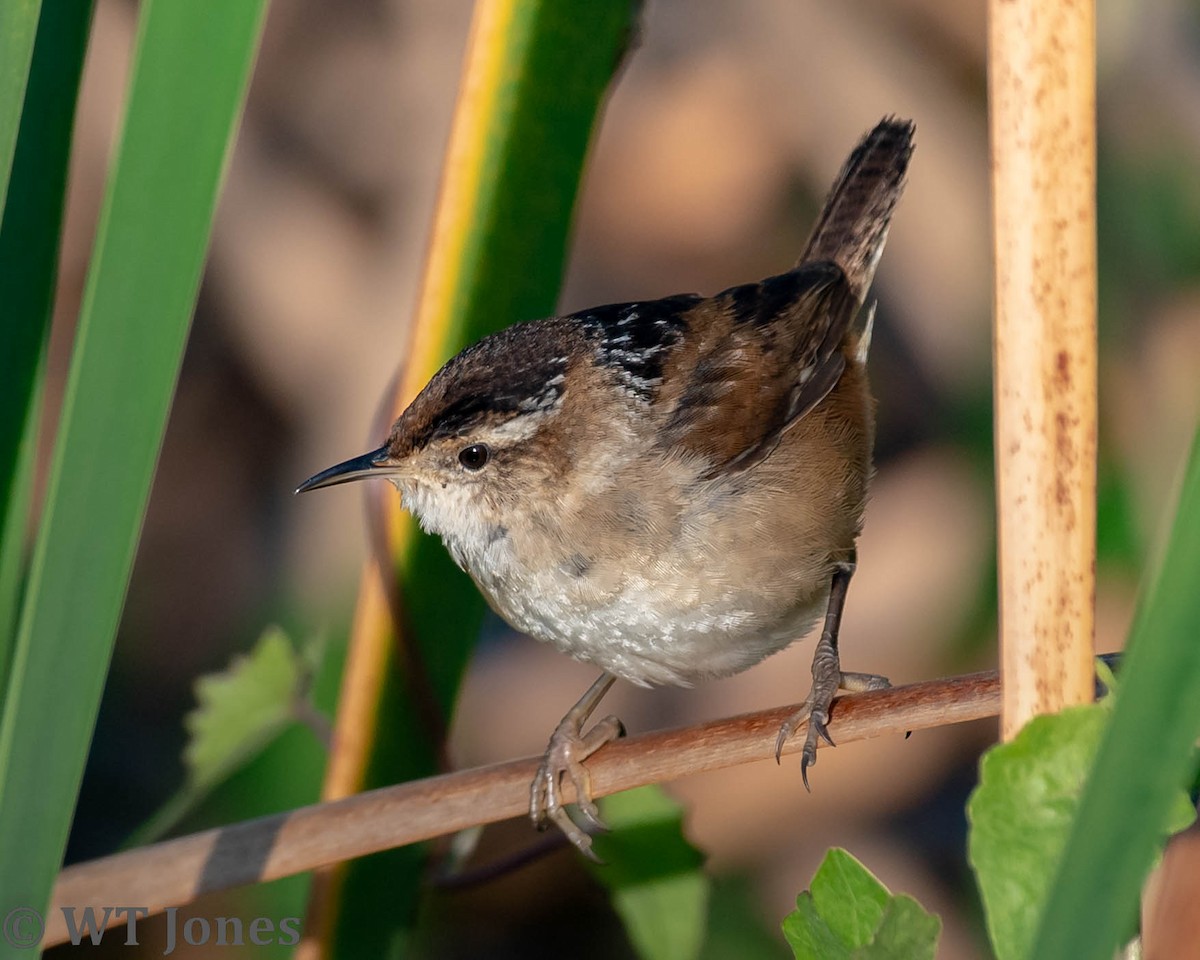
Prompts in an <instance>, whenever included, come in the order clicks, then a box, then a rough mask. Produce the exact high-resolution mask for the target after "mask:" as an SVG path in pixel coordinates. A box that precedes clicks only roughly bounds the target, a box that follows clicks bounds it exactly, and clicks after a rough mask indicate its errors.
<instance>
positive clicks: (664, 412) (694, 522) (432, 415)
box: [297, 119, 913, 855]
mask: <svg viewBox="0 0 1200 960" xmlns="http://www.w3.org/2000/svg"><path fill="white" fill-rule="evenodd" d="M912 149H913V125H912V123H910V122H907V121H899V120H894V119H885V120H883V121H882V122H881V123H879V124H878V125H877V126H876V127H875V129H873V130H872V131H871V132H870V133H868V134H867V135H866V136H865V137H864V138H863V140H862V141H861V142H860V143H859V145H858V146H857V147H856V148H855V149H854V151H853V153H851V155H850V157H849V159H848V160H847V161H846V164H845V167H844V168H843V169H842V172H841V174H840V175H839V177H838V179H837V181H836V182H835V184H834V186H833V189H832V191H831V192H830V195H829V198H828V200H827V201H826V203H825V207H824V209H823V211H822V212H821V215H820V218H819V219H818V220H817V224H816V227H815V228H814V229H813V233H812V236H811V238H810V239H809V241H808V244H807V245H806V247H805V249H804V252H803V254H801V256H800V259H799V261H798V263H797V265H796V267H795V268H794V269H792V270H790V271H788V272H787V273H784V274H781V275H779V276H777V277H771V278H769V279H767V280H764V281H762V282H761V283H752V284H747V285H744V286H738V287H733V288H731V289H729V290H726V291H724V292H722V293H718V294H717V295H716V296H713V297H707V298H706V297H700V296H697V295H694V294H685V295H680V296H673V297H666V298H665V299H662V300H650V301H639V302H636V303H620V304H612V305H609V306H603V307H596V308H595V309H592V310H583V311H580V312H579V313H575V314H572V315H570V316H567V317H552V318H549V319H546V320H536V321H532V322H529V323H522V324H518V325H517V326H514V327H511V328H509V329H507V330H504V331H501V332H500V333H497V334H494V335H492V336H489V337H486V338H484V339H483V340H481V341H479V342H478V343H476V344H475V345H474V346H471V347H468V348H467V349H466V350H464V351H463V352H462V353H460V354H458V356H456V357H454V358H453V359H452V360H450V361H449V362H448V363H447V364H446V365H445V366H444V367H442V369H441V370H440V371H438V373H437V374H436V375H435V376H434V378H433V379H432V380H431V381H430V382H429V384H428V385H427V386H426V387H425V389H424V390H422V391H421V393H420V395H419V396H418V397H417V398H416V399H415V400H414V401H413V402H412V404H411V406H409V408H408V409H407V410H405V411H404V413H403V415H402V416H401V417H400V418H399V419H398V420H397V421H396V422H395V424H394V425H393V426H392V430H391V433H390V435H389V437H388V440H387V442H386V443H385V444H384V445H383V446H382V447H380V448H379V449H378V450H373V451H371V452H370V453H368V454H365V455H364V456H361V457H357V458H355V459H353V460H348V461H346V462H344V463H340V464H338V465H337V466H334V467H331V468H329V469H328V470H325V471H323V472H322V473H319V474H317V475H316V476H314V477H312V478H311V479H309V480H306V481H305V482H304V483H303V484H301V486H300V487H299V490H298V491H297V492H299V491H304V490H312V489H315V488H317V487H325V486H330V485H332V484H335V483H343V482H345V481H349V480H359V479H363V478H366V477H386V478H387V479H389V480H391V481H392V483H394V484H395V485H396V487H397V489H398V490H399V491H400V495H401V497H402V501H403V504H404V506H405V508H406V509H408V510H410V511H411V512H412V513H414V514H415V515H416V516H417V518H418V519H419V520H420V522H421V525H422V526H423V527H424V528H425V529H426V530H428V531H431V532H433V533H436V534H438V535H440V536H441V538H442V540H443V541H444V542H445V544H446V547H447V549H449V551H450V553H451V555H452V556H453V557H454V560H455V562H457V563H458V565H459V566H460V567H462V568H463V569H464V570H466V571H467V573H469V574H470V575H471V578H472V579H473V580H474V581H475V583H476V585H477V586H478V587H479V589H480V591H481V592H482V593H483V595H484V596H485V597H486V598H487V600H488V602H489V603H490V604H491V606H492V608H493V609H494V610H495V611H496V612H497V613H498V614H499V615H500V616H501V617H503V618H504V619H505V620H506V621H508V623H509V624H511V625H512V626H513V627H515V628H516V629H517V630H520V631H522V632H523V633H527V634H529V635H530V636H531V637H534V638H535V639H537V640H542V641H546V642H548V643H551V644H553V645H554V646H556V647H558V648H559V649H560V650H562V651H564V652H565V653H568V654H570V655H571V656H572V657H575V658H576V659H578V660H583V661H587V662H589V663H594V664H595V665H596V666H598V667H600V668H601V669H602V670H603V671H604V673H603V674H601V676H600V678H599V679H598V680H597V681H596V682H595V683H594V684H593V685H592V686H591V687H590V688H589V689H588V691H587V693H585V694H584V695H583V697H582V698H581V699H580V700H579V702H578V703H576V704H575V706H574V707H572V708H571V709H570V710H569V711H568V712H567V714H566V716H565V717H563V719H562V721H561V722H560V723H559V725H558V727H557V729H556V730H555V731H554V734H553V736H552V737H551V738H550V744H549V747H548V748H547V750H546V754H545V757H544V758H543V760H542V764H541V767H540V768H539V770H538V774H537V777H536V778H535V779H534V782H533V786H532V791H531V798H530V813H531V816H532V817H533V820H534V822H535V823H536V824H538V825H539V826H544V825H545V824H546V822H547V821H551V822H553V823H555V824H556V825H558V826H559V827H560V828H561V829H562V830H563V831H564V832H565V833H566V835H567V836H568V837H569V838H570V839H571V841H572V842H573V843H574V844H575V845H576V846H577V847H578V848H579V849H580V850H581V851H583V852H584V853H587V854H589V855H591V849H590V848H591V839H590V837H589V836H588V834H587V833H586V832H585V831H584V830H583V829H581V827H580V826H579V825H578V824H577V823H575V821H573V820H572V819H571V817H570V816H568V814H567V811H566V808H565V807H564V805H563V802H562V799H561V784H562V778H563V777H564V776H566V777H569V778H570V780H571V782H572V784H573V785H574V787H575V792H576V796H577V797H578V808H579V812H580V815H581V817H582V820H583V821H584V822H585V823H586V824H587V825H589V826H590V827H592V828H602V824H601V822H600V820H599V817H598V813H597V809H596V806H595V804H594V803H593V802H592V799H591V791H590V789H589V782H588V774H587V770H586V768H585V767H584V765H583V762H584V761H585V760H586V759H587V758H588V757H589V756H590V755H591V754H592V753H594V752H595V751H596V750H598V749H599V748H600V747H601V746H603V745H604V744H605V743H607V742H608V741H610V740H612V739H614V738H615V737H617V736H619V735H620V734H621V730H622V728H621V724H620V722H619V721H618V720H617V719H616V718H615V717H606V718H605V719H603V720H601V721H600V722H599V723H597V724H596V725H595V726H593V727H592V728H591V729H590V730H588V731H587V732H586V733H585V732H584V730H583V727H584V724H585V723H586V722H587V720H588V718H589V716H590V715H591V714H592V712H593V710H595V708H596V706H597V705H598V704H599V702H600V700H601V698H602V697H603V696H604V694H605V693H606V692H607V691H608V689H609V687H611V686H612V684H613V682H614V680H615V679H616V678H618V677H620V678H622V679H625V680H629V681H631V682H633V683H636V684H641V685H643V686H647V685H654V684H668V683H669V684H676V685H680V686H690V685H692V684H694V683H697V682H699V681H702V680H708V679H711V678H715V677H726V676H729V675H730V674H734V673H737V672H738V671H740V670H745V669H746V668H747V667H750V666H753V665H754V664H756V663H758V662H759V661H760V660H762V659H763V658H764V657H766V656H768V655H770V654H772V653H775V652H776V651H779V650H782V649H783V648H784V647H786V646H788V645H789V644H790V643H791V642H792V641H794V640H796V639H798V638H800V637H802V636H804V635H805V633H806V632H807V631H808V630H809V628H810V627H811V626H812V625H813V624H814V623H815V622H816V620H817V619H818V618H819V617H820V615H821V613H822V611H823V612H824V615H825V625H824V629H823V630H822V632H821V637H820V640H819V641H818V642H817V648H816V651H815V653H814V656H813V664H812V677H813V680H812V688H811V690H810V691H809V694H808V697H807V699H806V700H805V701H804V703H803V705H802V707H801V709H800V710H799V711H798V712H797V713H796V715H795V716H794V717H792V718H791V719H790V720H789V721H788V722H787V723H785V724H784V726H783V728H782V729H781V730H780V733H779V738H778V741H777V743H776V757H777V758H778V756H779V753H780V751H781V750H782V747H783V744H784V742H785V740H786V739H787V738H788V737H789V736H790V735H791V733H792V731H793V730H794V729H795V728H796V727H798V726H799V725H800V724H801V723H804V722H805V721H807V724H808V729H807V734H806V739H805V744H804V751H803V756H802V759H801V773H802V776H803V779H804V783H805V786H807V785H808V767H809V766H811V765H812V764H813V763H815V762H816V748H817V741H818V738H824V739H825V740H826V741H828V742H829V743H830V744H832V743H833V741H832V740H831V739H830V737H829V734H828V732H827V730H826V723H827V722H828V720H829V709H830V704H831V702H832V701H833V698H834V696H835V694H836V693H837V691H838V690H839V689H847V690H863V689H879V688H881V687H886V686H887V680H886V679H884V678H883V677H877V676H873V675H870V674H858V673H846V672H844V671H843V670H842V669H841V663H840V661H839V658H838V624H839V621H840V620H841V614H842V606H843V604H844V602H845V598H846V588H847V586H848V584H849V582H850V577H851V575H852V574H853V573H854V567H855V541H856V538H857V537H858V533H859V530H860V528H861V526H862V518H863V509H864V506H865V504H866V498H867V483H868V481H869V479H870V476H871V470H872V467H871V447H872V443H873V438H874V410H873V400H872V398H871V395H870V391H869V389H868V386H867V378H866V370H865V366H864V365H865V361H866V358H867V348H868V346H869V344H870V339H871V321H872V311H866V312H865V315H862V316H860V314H863V311H862V306H863V301H864V298H865V296H866V293H867V288H868V287H869V285H870V283H871V278H872V276H873V275H874V273H875V266H876V264H877V263H878V261H879V256H880V254H881V253H882V251H883V245H884V241H885V240H886V238H887V232H888V225H889V223H890V220H891V216H892V211H893V210H894V208H895V206H896V202H897V200H898V199H899V197H900V194H901V191H902V190H903V187H904V179H905V173H906V170H907V168H908V162H909V158H910V156H911V155H912Z"/></svg>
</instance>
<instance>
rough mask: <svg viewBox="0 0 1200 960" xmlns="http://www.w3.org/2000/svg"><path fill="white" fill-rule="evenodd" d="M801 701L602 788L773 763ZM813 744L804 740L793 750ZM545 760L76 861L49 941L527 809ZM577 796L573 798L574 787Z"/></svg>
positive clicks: (981, 710) (691, 744) (639, 766)
mask: <svg viewBox="0 0 1200 960" xmlns="http://www.w3.org/2000/svg"><path fill="white" fill-rule="evenodd" d="M795 709H796V708H795V705H789V706H786V707H777V708H774V709H771V710H764V711H760V712H758V713H751V714H744V715H742V716H738V717H732V718H729V719H725V720H716V721H711V722H708V723H702V724H698V725H695V726H691V727H685V728H682V729H677V730H667V731H662V732H657V733H650V734H643V735H640V736H634V737H629V738H628V739H625V740H619V741H616V742H614V743H611V744H608V745H607V746H605V747H604V749H603V750H601V751H600V752H599V753H597V754H596V755H595V756H594V757H592V758H591V759H590V760H589V761H588V767H589V770H590V771H591V774H592V785H593V790H594V793H595V795H596V796H597V797H600V796H606V795H608V794H611V793H616V792H619V791H621V790H628V789H632V788H633V787H638V786H644V785H646V784H648V783H659V782H663V781H668V780H675V779H678V778H680V777H684V776H688V775H690V774H694V773H701V772H704V771H709V770H718V769H722V768H725V767H731V766H735V765H738V764H743V763H750V762H753V761H756V760H764V759H767V758H769V757H771V756H773V755H774V750H775V736H776V733H777V732H778V730H779V726H780V724H781V723H782V722H783V721H784V720H785V719H787V718H788V717H790V716H791V715H792V714H793V713H794V712H795ZM999 709H1000V681H999V679H998V677H997V674H996V673H995V671H990V672H985V673H976V674H968V675H965V676H961V677H954V678H951V679H947V680H931V681H926V682H924V683H916V684H912V685H909V686H904V687H894V688H892V689H889V690H881V691H877V692H872V693H863V694H857V695H855V696H848V697H845V698H842V699H840V700H838V701H836V709H835V711H834V715H833V720H832V722H831V723H830V731H831V733H832V734H833V736H834V739H835V740H836V741H837V742H838V743H839V744H846V743H849V742H851V741H854V740H864V739H868V738H871V737H878V736H884V735H887V734H899V735H903V734H904V733H906V732H908V731H913V730H924V729H929V728H934V727H941V726H946V725H949V724H953V723H964V722H967V721H970V720H980V719H984V718H987V717H994V716H996V715H997V713H998V712H999ZM801 746H802V740H798V739H797V738H795V737H793V738H792V739H791V740H790V741H789V742H788V744H787V745H786V746H785V748H784V753H785V754H792V753H795V752H796V751H798V750H799V749H800V747H801ZM538 762H539V758H534V757H530V758H526V759H524V760H514V761H510V762H507V763H500V764H494V765H492V766H488V767H480V768H476V769H473V770H463V771H459V772H456V773H450V774H443V775H441V776H437V777H431V778H428V779H425V780H419V781H414V782H411V783H403V784H399V785H398V786H393V787H383V788H380V789H377V790H372V791H369V792H367V793H362V794H358V795H356V796H352V797H347V798H345V799H342V800H337V801H332V802H326V803H322V804H316V805H314V806H311V807H303V808H301V809H299V810H294V811H291V812H290V813H285V814H279V815H276V816H271V817H263V818H261V819H258V820H250V821H246V822H245V823H239V824H234V825H232V826H228V827H221V828H218V829H215V830H207V831H204V832H202V833H197V834H193V835H191V836H187V837H181V838H178V839H175V840H168V841H165V842H163V843H158V844H154V845H153V846H150V847H144V848H141V849H138V850H131V851H128V852H125V853H119V854H116V855H114V856H110V857H104V858H101V859H99V860H93V861H90V862H88V863H82V864H77V865H75V866H72V867H68V868H67V869H65V870H64V871H63V872H62V873H61V875H60V876H59V881H58V885H57V887H56V888H55V895H54V905H53V907H52V908H51V911H50V914H49V926H48V929H47V933H46V940H45V942H44V945H46V946H49V945H52V944H54V943H59V942H62V940H63V938H65V936H66V929H65V925H64V921H63V916H62V910H61V909H60V908H61V907H71V908H75V909H85V908H86V907H88V906H103V905H105V904H113V903H136V904H138V905H139V906H144V907H147V908H148V909H149V910H150V912H151V913H158V912H161V911H163V910H165V909H166V908H168V907H172V906H181V905H183V904H186V903H190V902H192V901H193V900H195V899H196V898H197V897H199V896H200V895H201V894H204V893H211V892H213V891H217V890H225V889H229V888H231V887H236V886H241V885H243V884H248V883H259V882H264V881H267V880H274V879H277V878H279V877H284V876H290V875H292V874H295V873H299V872H302V871H304V870H311V869H314V868H316V867H322V866H327V865H330V864H333V863H338V862H340V861H344V860H346V859H349V858H352V857H360V856H365V855H367V854H370V853H376V852H378V851H381V850H386V849H390V848H393V847H396V846H400V845H403V844H411V843H417V842H419V841H421V840H428V839H430V838H433V837H437V836H442V835H445V834H448V833H453V832H456V831H459V830H464V829H467V828H469V827H475V826H479V825H481V824H486V823H495V822H497V821H500V820H506V819H509V818H512V817H516V816H523V815H525V813H526V812H527V809H528V805H529V782H530V780H532V778H533V774H534V771H535V769H536V767H537V764H538ZM792 773H794V771H792ZM787 775H788V773H787V772H784V771H781V772H780V776H781V777H786V776H787ZM781 782H782V781H781ZM567 799H568V800H571V799H573V796H571V795H570V792H569V787H568V798H567Z"/></svg>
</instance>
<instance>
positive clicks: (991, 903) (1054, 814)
mask: <svg viewBox="0 0 1200 960" xmlns="http://www.w3.org/2000/svg"><path fill="white" fill-rule="evenodd" d="M1109 677H1110V679H1111V674H1109ZM1110 702H1111V698H1106V699H1105V701H1103V702H1101V703H1098V704H1089V705H1086V706H1080V707H1070V708H1068V709H1066V710H1063V711H1062V712H1060V713H1057V714H1054V715H1051V716H1043V717H1036V718H1035V719H1033V720H1032V721H1030V722H1029V723H1028V724H1027V725H1026V726H1025V727H1024V729H1022V730H1021V732H1020V733H1019V734H1017V736H1016V737H1015V738H1014V739H1013V740H1012V741H1011V742H1009V743H1005V744H1001V745H999V746H996V747H993V748H992V749H991V750H989V751H988V752H987V753H986V754H984V757H983V761H982V763H981V769H980V780H979V786H978V787H977V788H976V789H975V792H974V793H973V794H972V795H971V799H970V801H969V802H968V804H967V816H968V818H969V820H970V822H971V833H970V838H969V846H968V852H969V856H970V861H971V866H972V867H973V868H974V870H975V873H976V875H977V877H978V879H979V888H980V891H981V892H982V894H983V904H984V911H985V913H986V915H987V927H988V935H989V936H990V938H991V941H992V948H993V949H994V950H995V951H996V956H997V957H998V958H999V960H1021V958H1024V957H1027V956H1028V955H1029V952H1030V950H1031V948H1032V945H1033V937H1034V933H1035V932H1036V930H1037V923H1038V918H1039V917H1040V916H1041V912H1042V908H1043V905H1044V904H1045V901H1046V898H1047V896H1048V894H1049V892H1050V888H1051V884H1052V883H1053V882H1054V880H1055V877H1056V875H1057V873H1058V866H1059V861H1060V860H1061V859H1062V854H1063V850H1064V848H1065V846H1066V842H1067V835H1068V833H1069V831H1070V829H1071V824H1072V822H1073V820H1074V818H1075V813H1076V810H1077V808H1078V806H1079V797H1080V794H1081V793H1082V790H1083V785H1084V782H1085V780H1086V778H1087V776H1088V772H1089V770H1090V769H1091V766H1092V761H1093V759H1094V758H1095V755H1096V750H1097V748H1098V747H1099V744H1100V739H1101V737H1102V736H1103V734H1104V731H1105V729H1106V727H1107V726H1108V721H1109V718H1110V717H1111V715H1112V711H1111V709H1109V707H1108V705H1109V703H1110ZM1190 816H1191V805H1190V804H1188V803H1187V797H1186V796H1185V795H1184V793H1183V792H1182V791H1180V793H1179V802H1178V803H1177V804H1175V805H1174V806H1173V807H1172V811H1171V819H1170V825H1169V826H1170V830H1173V829H1180V828H1182V826H1184V825H1186V823H1187V822H1188V820H1189V819H1190ZM1170 830H1168V829H1167V828H1164V832H1170ZM1135 906H1136V905H1135V904H1132V903H1131V904H1130V916H1131V917H1132V915H1133V911H1134V909H1135Z"/></svg>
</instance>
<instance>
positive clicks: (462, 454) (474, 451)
mask: <svg viewBox="0 0 1200 960" xmlns="http://www.w3.org/2000/svg"><path fill="white" fill-rule="evenodd" d="M491 456H492V451H491V450H489V449H488V447H487V444H486V443H473V444H471V445H470V446H469V447H463V448H462V449H461V450H459V451H458V462H459V463H461V464H462V465H463V466H464V467H466V468H467V469H468V470H482V469H483V468H484V467H485V466H487V462H488V460H489V459H491Z"/></svg>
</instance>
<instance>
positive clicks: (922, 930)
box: [783, 847, 942, 960]
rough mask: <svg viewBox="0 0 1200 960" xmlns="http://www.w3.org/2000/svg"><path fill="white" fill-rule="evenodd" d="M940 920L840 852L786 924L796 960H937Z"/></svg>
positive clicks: (834, 852) (815, 879) (832, 854)
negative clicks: (893, 893)
mask: <svg viewBox="0 0 1200 960" xmlns="http://www.w3.org/2000/svg"><path fill="white" fill-rule="evenodd" d="M941 929H942V923H941V921H940V920H939V919H938V918H937V917H936V916H934V915H933V914H931V913H927V912H926V911H925V910H924V909H922V907H921V905H920V904H919V903H917V902H916V901H915V900H914V899H912V897H908V896H904V895H900V896H893V895H892V894H891V893H889V892H888V889H887V887H885V886H884V885H883V884H882V883H880V882H879V880H878V879H876V877H875V875H874V874H872V873H871V872H870V871H869V870H868V869H867V868H866V867H864V866H863V865H862V864H861V863H860V862H859V861H858V860H857V859H855V858H854V857H853V856H851V855H850V854H849V853H847V852H846V851H845V850H842V849H841V848H838V847H834V848H833V849H831V850H830V851H829V852H828V853H826V854H825V859H824V860H823V861H821V866H820V867H819V868H818V869H817V872H816V874H815V875H814V876H813V880H812V887H811V888H810V889H809V890H808V891H806V892H804V893H802V894H800V896H799V897H797V898H796V909H795V910H794V911H792V912H791V913H789V914H788V915H787V916H786V917H785V918H784V920H783V935H784V937H786V938H787V942H788V944H789V945H790V946H791V948H792V952H793V953H794V954H795V956H796V960H841V958H846V960H851V958H853V960H921V958H923V957H929V958H932V957H933V955H934V951H935V950H936V948H937V941H938V936H939V934H940V933H941Z"/></svg>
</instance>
